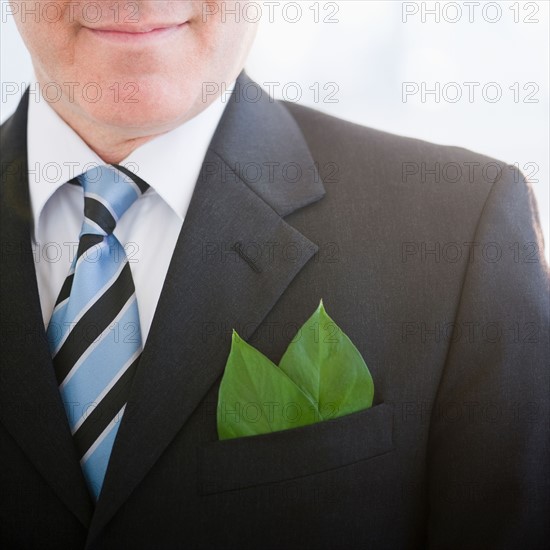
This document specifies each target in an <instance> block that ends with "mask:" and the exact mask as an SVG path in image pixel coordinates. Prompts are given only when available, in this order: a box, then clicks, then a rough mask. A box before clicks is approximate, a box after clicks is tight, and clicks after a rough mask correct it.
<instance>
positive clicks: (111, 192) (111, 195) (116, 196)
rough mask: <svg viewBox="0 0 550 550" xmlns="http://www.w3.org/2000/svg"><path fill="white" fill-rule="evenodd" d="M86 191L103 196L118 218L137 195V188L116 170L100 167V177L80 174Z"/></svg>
mask: <svg viewBox="0 0 550 550" xmlns="http://www.w3.org/2000/svg"><path fill="white" fill-rule="evenodd" d="M80 177H81V178H82V179H81V181H82V186H83V187H84V190H85V192H86V193H93V194H95V195H99V196H101V197H103V199H104V201H106V202H108V203H109V205H110V206H111V209H112V210H113V211H114V212H115V213H116V217H117V218H120V217H121V216H122V214H124V212H126V210H128V208H129V207H130V205H131V204H132V203H133V202H134V201H135V200H136V199H137V198H138V197H139V194H140V193H139V188H137V187H136V185H135V184H134V183H133V182H132V183H130V182H128V181H127V179H126V177H124V176H123V175H122V174H121V173H120V172H119V171H118V170H115V169H114V168H110V167H102V171H101V177H100V178H96V177H86V175H83V176H80Z"/></svg>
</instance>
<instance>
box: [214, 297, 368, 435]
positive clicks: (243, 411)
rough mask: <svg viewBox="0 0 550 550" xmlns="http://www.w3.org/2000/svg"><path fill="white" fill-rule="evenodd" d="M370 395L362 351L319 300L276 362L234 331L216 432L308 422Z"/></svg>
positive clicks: (255, 431)
mask: <svg viewBox="0 0 550 550" xmlns="http://www.w3.org/2000/svg"><path fill="white" fill-rule="evenodd" d="M373 396H374V383H373V380H372V376H371V374H370V372H369V369H368V367H367V365H366V364H365V361H364V360H363V357H362V356H361V354H360V353H359V351H358V349H357V348H356V347H355V346H354V345H353V343H352V342H351V340H350V339H349V338H348V336H347V335H346V334H345V333H344V332H343V331H342V329H341V328H340V327H339V326H338V325H337V324H336V323H335V322H334V321H333V320H332V319H331V318H330V317H329V316H328V314H327V312H326V311H325V308H324V306H323V301H322V300H321V303H320V304H319V307H318V308H317V310H316V311H315V312H314V314H313V315H312V316H311V317H310V318H309V319H308V320H307V321H306V322H305V323H304V325H303V326H302V328H301V329H300V331H299V333H298V335H297V337H296V338H295V339H294V340H293V341H292V342H291V343H290V344H289V346H288V348H287V350H286V351H285V353H284V355H283V357H282V359H281V362H280V365H279V366H277V365H275V364H274V363H272V362H271V361H270V360H269V359H268V358H267V357H266V356H265V355H263V354H262V353H261V352H259V351H258V350H257V349H255V348H254V347H252V346H251V345H250V344H247V343H246V342H245V341H244V340H243V339H242V338H240V337H239V335H238V334H237V333H236V332H235V331H233V339H232V342H231V352H230V354H229V357H228V359H227V365H226V367H225V373H224V376H223V379H222V382H221V385H220V391H219V396H218V410H217V422H218V435H219V438H220V439H231V438H235V437H245V436H250V435H259V434H264V433H269V432H276V431H281V430H287V429H290V428H297V427H299V426H306V425H308V424H313V423H314V422H318V421H322V420H328V419H330V418H337V417H340V416H345V415H347V414H351V413H354V412H357V411H360V410H363V409H368V408H369V407H371V406H372V400H373Z"/></svg>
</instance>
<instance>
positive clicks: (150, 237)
mask: <svg viewBox="0 0 550 550" xmlns="http://www.w3.org/2000/svg"><path fill="white" fill-rule="evenodd" d="M222 97H224V96H222ZM222 97H221V98H219V99H218V100H217V101H215V102H214V103H213V104H211V105H210V106H209V107H208V108H207V109H205V110H204V111H202V112H201V113H200V114H199V115H197V116H196V117H195V118H193V119H192V120H190V121H188V122H186V123H185V124H182V125H181V126H179V127H178V128H176V129H175V130H172V131H171V132H169V133H167V134H163V135H161V136H159V137H156V138H154V139H153V140H151V141H149V142H147V143H145V144H144V145H142V146H140V147H139V148H138V149H136V150H135V151H134V152H133V153H132V154H131V155H129V156H128V157H127V158H126V159H125V160H123V161H122V162H120V163H119V164H121V165H123V166H126V167H127V168H128V169H130V170H132V171H133V172H135V173H137V175H139V177H140V178H142V179H143V180H145V181H146V182H147V183H148V184H149V185H150V186H151V189H150V190H148V191H147V193H145V194H144V195H143V196H142V197H140V198H139V199H138V200H137V201H136V202H135V203H134V204H133V205H132V206H131V207H130V208H129V210H128V211H127V212H126V213H125V214H124V216H123V217H122V218H121V219H120V221H119V222H118V224H117V226H116V229H115V231H114V235H115V236H116V238H117V239H118V240H119V242H120V243H121V244H122V246H123V247H124V248H125V250H126V254H127V256H128V260H129V262H130V269H131V272H132V276H133V279H134V284H135V287H136V296H137V301H138V308H139V317H140V323H141V333H142V341H143V343H145V341H146V339H147V335H148V334H149V329H150V327H151V322H152V320H153V315H154V313H155V309H156V307H157V303H158V300H159V297H160V293H161V290H162V287H163V284H164V280H165V278H166V273H167V271H168V266H169V264H170V260H171V258H172V254H173V252H174V248H175V245H176V241H177V238H178V236H179V233H180V230H181V227H182V225H183V221H184V219H185V215H186V213H187V209H188V207H189V203H190V201H191V196H192V194H193V190H194V188H195V183H196V180H197V178H198V176H199V173H200V169H201V166H202V163H203V160H204V156H205V154H206V151H207V149H208V146H209V144H210V141H211V140H212V137H213V135H214V132H215V130H216V128H217V126H218V123H219V121H220V119H221V117H222V114H223V112H224V110H225V105H226V101H224V100H223V99H222ZM225 97H228V96H225ZM27 147H28V161H29V190H30V199H31V207H32V213H33V219H34V226H33V234H32V236H31V238H32V244H33V251H34V259H35V265H36V276H37V282H38V292H39V295H40V305H41V307H42V316H43V320H44V325H45V326H46V327H47V325H48V323H49V320H50V317H51V314H52V312H53V308H54V305H55V301H56V300H57V296H58V294H59V291H60V290H61V287H62V286H63V282H64V280H65V278H66V276H67V274H68V272H69V268H70V266H71V262H72V259H73V256H74V254H75V253H76V250H77V247H78V238H79V234H80V229H81V227H82V221H83V218H84V198H83V190H82V188H81V187H79V186H75V185H70V184H67V182H68V181H69V180H71V179H72V178H73V177H75V176H78V175H80V174H82V173H84V172H85V171H86V170H87V169H90V168H93V167H94V166H98V165H103V164H105V163H104V162H103V161H102V160H101V159H100V158H99V157H98V156H97V155H96V154H95V153H94V152H93V151H92V150H91V149H90V148H89V147H88V146H87V145H86V143H85V142H84V141H83V140H82V139H81V138H80V137H79V136H78V135H77V134H76V132H74V131H73V130H72V129H71V128H70V126H68V125H67V124H66V123H65V122H64V121H63V120H62V119H61V117H59V116H58V115H57V113H56V112H55V111H54V110H53V108H52V107H50V105H49V104H48V103H47V102H46V101H43V100H42V101H36V100H34V99H33V98H32V97H31V98H30V100H29V113H28V138H27Z"/></svg>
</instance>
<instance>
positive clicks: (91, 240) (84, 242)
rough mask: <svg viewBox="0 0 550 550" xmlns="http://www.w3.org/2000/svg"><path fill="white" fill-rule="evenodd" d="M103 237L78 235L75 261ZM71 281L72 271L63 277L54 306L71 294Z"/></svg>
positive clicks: (72, 279) (72, 278)
mask: <svg viewBox="0 0 550 550" xmlns="http://www.w3.org/2000/svg"><path fill="white" fill-rule="evenodd" d="M103 239H104V237H102V236H101V235H82V236H81V237H80V241H79V243H78V250H77V253H76V259H77V261H78V260H79V258H80V257H81V256H82V255H83V254H85V253H86V252H88V250H90V248H92V247H93V246H96V245H98V244H99V243H101V242H102V241H103ZM73 281H74V273H71V274H70V275H67V278H66V279H65V282H64V283H63V286H62V287H61V290H60V291H59V296H58V297H57V301H56V302H55V307H57V306H58V305H59V304H60V303H61V302H64V301H65V300H66V299H67V298H68V297H69V296H70V295H71V289H72V288H73Z"/></svg>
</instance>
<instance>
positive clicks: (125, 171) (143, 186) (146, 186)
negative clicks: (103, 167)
mask: <svg viewBox="0 0 550 550" xmlns="http://www.w3.org/2000/svg"><path fill="white" fill-rule="evenodd" d="M113 166H114V167H115V168H116V169H117V170H120V171H121V172H122V173H123V174H126V175H127V176H128V177H129V178H130V179H131V180H132V181H133V182H134V183H135V184H136V185H137V186H138V187H139V190H140V191H141V193H142V194H143V193H145V191H147V189H149V184H148V183H147V182H145V181H143V180H142V179H141V178H140V177H139V176H137V175H136V174H134V173H133V172H130V170H128V169H127V168H124V166H121V165H120V164H113Z"/></svg>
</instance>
